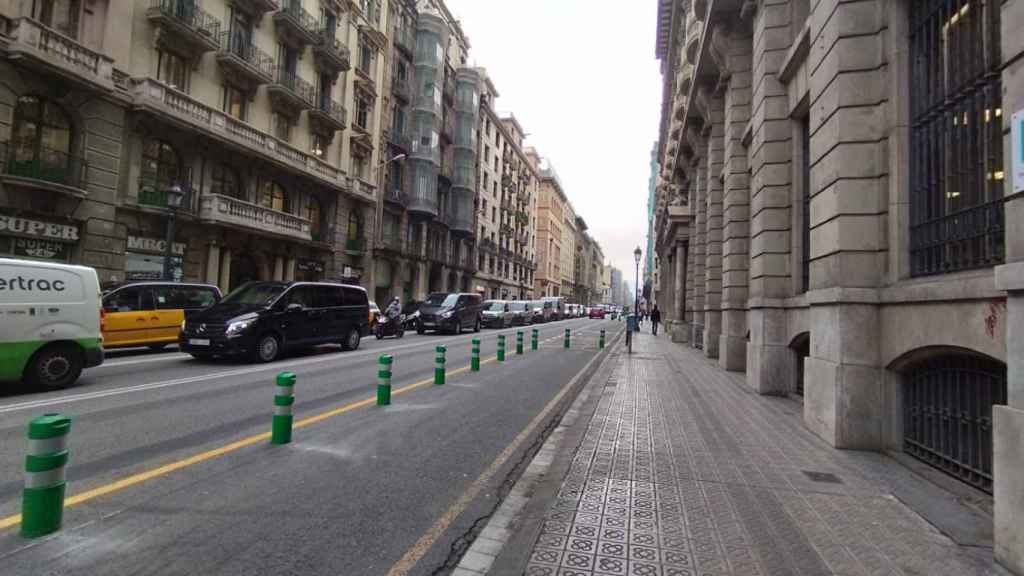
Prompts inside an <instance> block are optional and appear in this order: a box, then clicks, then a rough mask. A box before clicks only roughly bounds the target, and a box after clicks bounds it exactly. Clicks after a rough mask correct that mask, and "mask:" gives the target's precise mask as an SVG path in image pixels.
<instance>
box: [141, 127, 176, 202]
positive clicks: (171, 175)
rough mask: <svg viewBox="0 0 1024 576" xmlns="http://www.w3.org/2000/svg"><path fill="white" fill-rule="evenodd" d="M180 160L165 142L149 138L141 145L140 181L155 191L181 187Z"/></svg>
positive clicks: (172, 148)
mask: <svg viewBox="0 0 1024 576" xmlns="http://www.w3.org/2000/svg"><path fill="white" fill-rule="evenodd" d="M181 172H182V170H181V158H180V157H179V156H178V152H177V151H175V150H174V147H172V146H171V145H170V144H168V143H167V142H164V141H163V140H157V139H155V138H149V139H147V140H146V141H145V143H144V144H143V145H142V181H143V183H144V185H145V186H149V187H152V188H153V189H155V190H157V191H162V190H167V189H168V188H169V187H171V186H173V185H174V184H178V185H181V184H182V182H181Z"/></svg>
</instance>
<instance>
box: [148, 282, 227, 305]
mask: <svg viewBox="0 0 1024 576" xmlns="http://www.w3.org/2000/svg"><path fill="white" fill-rule="evenodd" d="M153 297H154V298H155V299H156V307H157V309H158V310H178V309H188V310H191V309H196V308H206V307H207V306H212V305H214V304H216V303H217V294H216V292H214V291H213V289H212V288H205V287H202V286H155V287H153Z"/></svg>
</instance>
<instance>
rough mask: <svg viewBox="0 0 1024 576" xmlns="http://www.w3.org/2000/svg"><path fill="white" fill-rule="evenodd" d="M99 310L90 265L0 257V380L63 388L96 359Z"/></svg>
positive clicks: (99, 345)
mask: <svg viewBox="0 0 1024 576" xmlns="http://www.w3.org/2000/svg"><path fill="white" fill-rule="evenodd" d="M100 310H101V306H100V283H99V280H98V278H97V277H96V271H95V270H93V269H92V268H86V267H85V266H69V265H67V264H51V263H49V262H34V261H29V260H11V259H7V258H0V382H11V381H16V380H24V381H25V382H26V383H27V384H29V385H30V386H32V387H33V388H37V389H44V390H45V389H55V388H64V387H67V386H70V385H72V384H74V383H75V381H76V380H78V376H79V375H80V374H81V373H82V369H83V368H90V367H92V366H99V365H100V364H102V363H103V336H102V335H101V332H100V313H101V312H100Z"/></svg>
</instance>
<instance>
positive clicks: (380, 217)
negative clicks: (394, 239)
mask: <svg viewBox="0 0 1024 576" xmlns="http://www.w3.org/2000/svg"><path fill="white" fill-rule="evenodd" d="M402 160H405V154H399V155H397V156H395V157H394V158H392V159H390V160H385V161H383V162H381V163H380V164H378V165H377V189H378V190H379V191H380V200H379V201H378V202H377V218H376V224H377V239H378V240H384V226H383V223H384V197H385V196H384V195H385V194H387V193H388V190H387V182H385V181H384V168H385V167H386V166H387V165H388V164H391V163H392V162H401V161H402Z"/></svg>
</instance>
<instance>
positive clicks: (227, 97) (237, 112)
mask: <svg viewBox="0 0 1024 576" xmlns="http://www.w3.org/2000/svg"><path fill="white" fill-rule="evenodd" d="M248 102H249V98H248V97H247V96H246V94H245V92H243V91H242V90H241V89H239V88H238V87H237V86H235V85H233V84H225V85H224V112H225V113H227V114H228V115H229V116H231V117H233V118H237V119H239V120H242V121H244V120H245V112H246V108H247V106H246V105H247V104H248Z"/></svg>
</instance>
